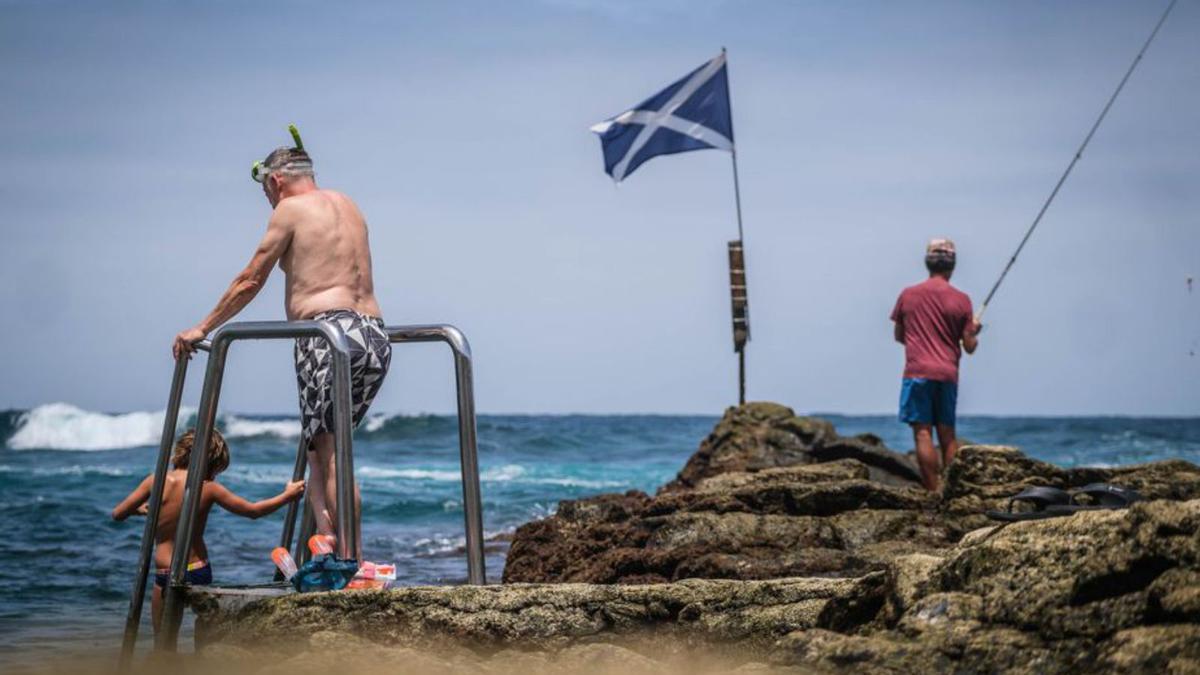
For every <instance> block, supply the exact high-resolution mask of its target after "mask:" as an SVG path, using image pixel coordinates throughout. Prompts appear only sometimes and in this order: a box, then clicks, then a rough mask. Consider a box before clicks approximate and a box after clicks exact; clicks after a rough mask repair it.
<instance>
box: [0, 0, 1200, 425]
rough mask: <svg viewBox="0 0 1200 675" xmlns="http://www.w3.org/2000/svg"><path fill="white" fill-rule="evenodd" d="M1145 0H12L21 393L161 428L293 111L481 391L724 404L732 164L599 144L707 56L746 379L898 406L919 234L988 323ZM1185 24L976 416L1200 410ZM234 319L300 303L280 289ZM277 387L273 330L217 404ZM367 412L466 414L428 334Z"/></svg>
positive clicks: (1000, 317) (1055, 245)
mask: <svg viewBox="0 0 1200 675" xmlns="http://www.w3.org/2000/svg"><path fill="white" fill-rule="evenodd" d="M1164 6H1165V3H1163V2H1157V1H1156V2H1134V1H1132V0H1128V1H1123V2H1115V1H1107V0H1102V1H1095V2H1094V1H1090V0H1089V1H1087V2H1082V1H1081V2H1055V3H1045V2H1021V1H1017V2H1005V3H966V2H958V3H948V2H908V3H895V2H882V1H881V2H837V3H833V2H766V1H763V2H718V1H715V0H690V1H683V0H679V1H672V2H633V1H627V0H620V1H616V2H593V1H592V0H544V1H541V2H535V1H532V0H514V1H512V2H505V3H491V2H427V3H421V2H406V3H369V4H365V3H356V2H345V3H319V2H290V3H282V2H281V3H241V2H231V1H220V2H203V3H201V2H177V3H152V2H121V3H115V2H103V3H92V2H88V3H83V2H79V3H68V2H56V1H50V2H36V3H35V2H13V1H11V0H4V1H2V2H0V91H2V92H3V97H2V99H3V100H2V101H0V204H3V211H2V215H0V241H2V245H0V317H3V319H0V321H3V328H4V329H3V330H0V409H3V408H21V409H24V408H30V407H33V406H37V405H40V404H45V403H49V402H55V401H65V402H70V403H72V404H75V405H78V406H80V407H82V408H85V409H88V410H99V411H109V412H117V411H131V410H158V409H161V408H162V407H163V404H164V402H165V399H166V395H167V390H168V385H169V378H170V374H171V360H170V355H169V347H170V341H171V338H172V337H173V336H174V334H175V333H176V332H178V331H180V330H182V329H184V328H188V327H190V326H192V325H193V324H194V323H196V322H197V321H198V320H199V319H200V318H201V317H203V316H204V315H205V314H206V313H207V312H208V311H209V310H210V309H211V307H212V306H213V304H214V303H215V301H216V299H217V298H218V296H219V295H220V293H221V292H222V291H223V290H224V289H225V287H226V286H227V284H228V283H229V281H230V280H231V279H232V277H233V276H234V275H235V274H236V273H237V272H238V271H239V270H240V269H241V268H242V266H243V265H244V264H245V262H246V261H247V260H248V259H249V257H250V255H251V253H252V251H253V249H254V246H255V244H256V243H257V241H258V238H259V237H260V236H261V235H262V232H263V231H264V228H265V224H266V221H267V218H268V216H269V214H270V207H269V205H268V204H267V203H266V201H265V199H264V198H263V196H262V193H261V190H260V189H259V187H258V186H257V185H256V184H254V183H252V182H251V181H250V179H249V175H248V174H249V166H250V163H251V162H252V161H253V160H255V159H260V158H262V157H263V156H265V155H266V153H267V152H269V151H270V150H271V149H273V148H274V147H276V146H279V145H284V144H286V143H288V140H289V137H288V135H287V131H286V127H287V125H288V123H292V122H294V123H296V124H297V125H298V126H299V128H300V129H301V131H302V133H303V136H304V139H305V145H306V147H307V148H308V149H309V150H310V152H311V153H312V155H313V158H314V161H315V165H316V170H317V178H318V182H319V183H320V184H321V185H322V186H324V187H331V188H335V189H339V190H342V191H344V192H346V193H347V194H349V195H350V196H352V197H353V198H354V199H355V200H356V201H357V202H358V203H359V205H360V207H361V208H362V210H363V212H364V213H365V214H366V216H367V219H368V222H369V224H370V235H371V243H372V251H373V258H374V268H375V269H374V273H375V286H376V290H377V294H378V297H379V300H380V302H381V305H382V308H383V312H384V316H385V318H386V319H387V320H388V322H389V323H391V324H402V323H403V324H411V323H452V324H454V325H456V326H458V327H459V328H461V329H462V330H463V331H464V332H465V333H466V335H467V336H468V338H469V339H470V341H471V344H472V347H473V350H474V356H475V375H476V381H477V403H478V407H479V409H480V410H481V411H483V412H491V413H509V412H511V413H618V412H646V413H705V414H716V413H718V412H719V411H720V410H721V409H722V408H723V407H724V406H727V405H729V404H730V403H732V402H734V401H735V399H736V377H737V370H736V359H735V355H734V353H733V349H732V338H731V330H730V320H729V295H728V286H727V284H728V270H727V267H726V242H727V241H728V240H730V239H733V238H735V237H736V232H737V229H736V220H735V212H734V202H733V186H732V174H731V165H730V156H729V155H728V154H727V153H724V152H720V151H715V150H713V151H703V152H693V153H687V154H683V155H675V156H670V157H660V158H656V159H653V160H651V161H650V162H648V163H646V164H645V165H643V166H642V167H641V168H640V169H638V171H637V172H636V173H634V174H633V175H632V176H630V177H629V178H628V179H627V180H626V181H625V182H623V183H621V184H620V185H619V186H615V185H614V184H613V182H612V181H611V179H610V178H609V177H608V176H607V175H605V174H604V173H603V164H602V158H601V153H600V146H599V142H598V141H597V139H596V138H595V136H594V135H593V134H591V133H589V132H588V127H589V126H590V125H592V124H594V123H596V122H598V121H600V120H603V119H605V118H608V117H611V116H613V115H615V114H617V113H620V112H622V111H623V110H625V109H627V108H629V107H630V106H633V105H634V104H636V103H638V102H640V101H642V100H643V99H645V98H647V97H648V96H650V95H651V94H653V93H655V92H657V91H658V90H659V89H661V88H662V87H664V86H666V85H667V84H669V83H671V82H673V81H674V80H676V79H678V78H679V77H681V76H683V75H684V74H686V73H687V72H689V71H691V70H692V69H694V68H695V67H697V66H699V65H700V64H701V63H703V62H704V61H706V60H708V59H709V58H711V57H713V56H714V55H715V54H716V53H718V51H719V50H720V49H721V47H722V46H724V47H727V48H728V53H729V78H730V87H731V92H732V98H733V100H732V104H733V118H734V131H735V140H736V143H737V148H738V162H739V170H740V174H741V192H742V204H743V213H744V219H745V243H746V260H747V267H748V286H749V297H750V307H751V323H752V331H753V340H752V341H751V343H750V345H749V347H748V351H747V367H748V374H747V379H748V394H749V397H750V398H751V399H755V400H775V401H779V402H782V403H785V404H787V405H790V406H793V407H794V408H796V409H797V410H801V411H826V412H844V413H880V412H891V411H893V410H894V409H895V405H896V399H897V395H898V390H899V381H900V372H901V369H902V366H903V354H902V349H901V348H900V346H899V345H897V344H895V343H894V342H893V341H892V334H891V324H890V322H889V321H888V315H889V312H890V310H891V308H892V305H893V303H894V302H895V299H896V296H897V294H898V293H899V292H900V290H901V289H902V288H903V287H905V286H906V285H909V284H913V283H916V282H919V281H920V280H921V279H922V278H923V277H924V269H923V266H922V256H923V246H924V243H925V241H926V240H927V239H929V238H930V237H933V236H949V237H951V238H953V239H955V241H956V242H957V244H958V248H959V265H958V270H957V272H956V273H955V277H954V284H955V285H956V286H958V287H959V288H961V289H963V290H964V291H966V292H967V293H968V294H969V295H970V296H971V297H972V299H973V300H974V302H975V303H976V305H978V303H979V302H980V301H981V300H982V297H983V295H984V294H986V292H987V290H988V288H989V287H990V285H991V283H992V282H993V281H994V280H995V278H996V276H997V275H998V274H999V272H1000V270H1001V269H1002V267H1003V266H1004V263H1005V262H1006V261H1007V260H1008V257H1009V256H1010V255H1011V254H1012V251H1013V249H1014V247H1015V246H1016V244H1017V242H1018V241H1019V240H1020V237H1021V236H1022V234H1023V233H1024V231H1025V228H1026V227H1028V225H1029V223H1030V222H1031V220H1032V219H1033V217H1034V215H1035V214H1036V212H1037V209H1038V208H1039V207H1040V206H1041V203H1042V201H1043V200H1044V199H1045V198H1046V196H1047V194H1048V193H1049V191H1050V189H1051V188H1052V187H1053V185H1054V182H1055V181H1056V180H1057V179H1058V177H1059V175H1060V173H1061V172H1062V170H1063V169H1064V168H1065V166H1066V164H1067V162H1068V161H1069V160H1070V158H1071V156H1072V155H1073V153H1074V152H1075V149H1076V147H1077V146H1078V144H1079V142H1080V141H1081V140H1082V138H1083V136H1084V134H1085V133H1086V131H1087V129H1088V127H1089V126H1090V125H1091V123H1092V122H1093V121H1094V119H1095V117H1096V115H1097V114H1098V113H1099V110H1100V108H1101V107H1102V105H1103V104H1104V102H1105V101H1106V100H1107V98H1108V96H1109V95H1110V93H1111V91H1112V89H1113V87H1114V86H1115V85H1116V83H1117V81H1118V79H1119V78H1120V76H1121V75H1122V74H1123V72H1124V69H1125V68H1126V67H1127V65H1128V63H1129V62H1130V60H1131V59H1132V57H1133V56H1134V54H1135V53H1136V52H1137V49H1138V48H1139V47H1140V46H1141V43H1142V42H1143V41H1144V40H1145V37H1146V35H1147V34H1148V33H1149V31H1150V29H1151V27H1152V26H1153V24H1154V22H1155V21H1156V20H1157V18H1158V15H1159V13H1160V12H1161V10H1162V8H1163V7H1164ZM1198 36H1200V5H1198V4H1197V3H1195V2H1181V3H1180V4H1179V5H1178V6H1177V7H1176V9H1175V11H1174V13H1173V14H1172V16H1171V18H1170V19H1169V20H1168V21H1167V23H1166V25H1165V26H1164V28H1163V29H1162V32H1161V33H1160V35H1159V37H1158V39H1157V41H1156V42H1155V44H1154V45H1153V46H1152V47H1151V49H1150V51H1149V52H1148V54H1147V56H1146V58H1145V59H1144V61H1143V62H1142V64H1141V66H1140V67H1139V69H1138V71H1137V72H1136V73H1135V74H1134V76H1133V78H1132V79H1131V80H1130V82H1129V84H1128V86H1127V87H1126V89H1125V92H1124V93H1123V95H1122V98H1121V99H1119V100H1118V101H1117V103H1116V105H1115V106H1114V107H1113V109H1112V111H1111V112H1110V114H1109V117H1108V119H1107V121H1106V122H1105V124H1104V126H1103V127H1101V129H1100V131H1099V132H1098V133H1097V135H1096V137H1095V138H1094V139H1093V141H1092V145H1091V146H1090V148H1089V150H1088V152H1087V153H1086V154H1085V155H1084V157H1083V159H1082V160H1081V162H1080V163H1079V165H1078V166H1077V167H1076V169H1075V171H1074V173H1073V174H1072V176H1071V178H1070V180H1069V181H1068V182H1067V184H1066V186H1065V187H1064V188H1063V190H1062V192H1061V194H1060V195H1059V197H1058V199H1057V200H1056V201H1055V203H1054V204H1053V206H1051V208H1050V210H1049V211H1048V213H1047V214H1046V217H1045V219H1044V221H1043V222H1042V225H1041V226H1040V228H1039V230H1038V231H1037V232H1036V233H1035V234H1034V236H1033V238H1032V240H1031V241H1030V243H1029V246H1028V248H1027V249H1026V250H1025V252H1024V253H1023V254H1022V256H1021V258H1020V259H1019V261H1018V262H1017V264H1016V266H1015V267H1014V269H1013V271H1012V273H1011V274H1010V275H1009V278H1008V280H1007V281H1006V282H1005V285H1004V286H1003V287H1002V288H1001V289H1000V291H999V293H998V294H997V296H996V299H995V301H994V302H993V303H992V305H991V307H990V308H989V310H988V314H987V317H986V321H985V323H987V327H986V329H985V332H984V333H983V335H982V336H981V344H980V347H979V350H978V352H977V353H976V354H975V355H974V356H971V357H966V358H964V363H963V368H962V382H961V388H960V398H959V400H960V413H965V414H972V413H974V414H1002V415H1016V414H1034V415H1052V414H1071V415H1085V414H1127V415H1198V414H1200V288H1197V290H1196V291H1195V292H1193V293H1191V294H1189V293H1188V290H1187V287H1186V283H1185V279H1186V278H1187V277H1188V276H1189V275H1190V276H1193V277H1197V278H1200V227H1198V224H1200V223H1198V219H1200V189H1198V187H1200V186H1198V184H1197V182H1198V179H1200V127H1198V126H1197V125H1196V123H1195V121H1196V120H1197V119H1198V118H1200V39H1198ZM1197 286H1200V284H1197ZM239 318H244V319H255V320H273V319H281V318H283V280H282V275H281V273H280V272H278V271H276V273H275V274H274V275H273V276H272V278H271V280H270V281H269V282H268V284H267V285H266V287H265V288H264V290H263V291H262V293H261V294H260V295H259V297H258V298H257V299H256V300H254V302H253V303H252V304H251V305H250V306H249V307H248V308H247V309H246V310H245V311H244V312H243V313H242V315H241V316H240V317H239ZM1191 351H1195V352H1196V356H1191V355H1189V352H1191ZM201 359H202V357H201ZM201 372H202V368H201V367H200V364H199V362H197V365H196V366H194V367H193V369H192V373H191V375H190V378H189V384H188V390H187V391H188V398H187V399H186V401H187V402H190V403H191V404H193V405H194V402H195V396H196V394H197V392H198V388H199V383H200V380H201V379H202V375H201ZM294 382H295V380H294V373H293V370H292V363H291V347H290V345H288V344H285V343H278V342H277V343H265V342H263V343H244V344H238V345H236V346H235V347H234V349H233V351H232V353H231V356H230V359H229V365H228V370H227V374H226V377H225V385H224V389H223V391H222V394H221V402H222V408H223V409H224V410H230V411H237V412H244V413H256V412H257V413H275V412H279V413H287V412H292V411H294V410H295V406H296V402H295V401H296V393H295V384H294ZM375 409H376V410H378V411H384V412H407V413H419V412H448V411H452V410H453V409H454V390H453V367H452V362H451V360H450V356H449V353H448V351H447V350H446V348H445V347H444V346H440V345H403V346H400V347H398V348H397V351H396V355H395V358H394V360H393V365H392V372H391V374H390V375H389V377H388V381H387V383H386V385H385V387H384V389H383V391H382V392H381V394H380V396H379V398H378V400H377V402H376V406H375Z"/></svg>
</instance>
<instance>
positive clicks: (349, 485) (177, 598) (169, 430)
mask: <svg viewBox="0 0 1200 675" xmlns="http://www.w3.org/2000/svg"><path fill="white" fill-rule="evenodd" d="M385 330H386V331H387V335H388V340H389V341H390V342H393V343H402V342H445V343H446V344H447V345H449V346H450V349H451V351H452V352H453V354H454V365H455V384H456V389H457V412H458V425H459V429H458V431H459V457H460V462H461V465H462V482H463V512H464V519H465V526H466V548H467V580H468V583H471V584H484V583H486V582H487V576H486V571H485V568H484V556H483V514H482V499H481V495H480V489H479V461H478V437H477V430H476V422H475V393H474V377H473V369H472V360H471V347H470V344H469V343H468V341H467V338H466V336H465V335H463V333H462V331H460V330H458V329H457V328H455V327H454V326H451V325H447V324H429V325H415V326H389V327H387V328H386V329H385ZM297 337H324V338H325V339H326V340H327V341H328V342H329V344H330V347H331V351H332V354H333V375H334V382H333V394H334V396H333V398H334V400H333V407H334V462H335V469H336V472H337V475H338V479H337V495H336V503H337V511H338V529H339V531H340V533H341V534H342V536H341V537H339V539H338V553H339V555H340V556H341V557H343V558H348V557H350V556H351V555H352V554H353V552H354V551H356V550H357V546H358V542H357V531H356V530H355V528H354V520H355V518H354V516H355V510H356V505H355V502H354V497H353V495H354V480H353V476H354V468H353V455H352V452H351V442H352V439H351V432H352V429H351V424H350V421H351V419H350V409H351V408H350V406H351V402H350V362H349V349H348V346H347V343H346V337H345V335H344V333H343V332H342V330H341V329H340V328H339V327H338V326H337V325H336V324H334V323H327V322H317V321H290V322H288V321H272V322H241V323H234V324H227V325H225V326H223V327H221V328H220V329H218V331H217V332H216V333H215V334H214V335H213V338H212V340H211V341H209V340H201V341H199V342H196V343H195V344H194V346H195V347H196V349H198V350H200V351H204V352H208V353H209V359H208V367H207V371H206V373H205V379H204V386H203V388H202V390H201V395H200V399H201V400H200V408H199V410H198V412H197V420H196V439H195V446H196V447H200V448H207V446H208V442H209V437H210V436H211V433H212V429H213V426H214V424H215V421H216V410H217V401H218V399H219V396H220V389H221V381H222V378H223V375H224V369H225V358H226V356H227V354H228V350H229V346H230V344H231V343H232V342H234V341H236V340H261V339H290V338H297ZM187 367H188V359H179V360H177V361H176V363H175V372H174V376H173V378H172V380H171V390H170V394H169V396H168V399H167V410H166V413H165V415H164V420H163V434H162V437H161V440H160V444H159V455H158V461H157V463H156V466H155V474H154V481H153V484H152V487H151V491H150V499H149V503H148V505H147V518H146V526H145V529H144V530H143V533H142V543H141V549H140V551H139V567H138V572H137V574H136V575H135V581H134V587H133V593H132V594H131V598H130V606H129V612H128V614H127V616H126V620H125V635H124V640H123V643H122V649H121V666H122V667H125V666H128V665H129V663H130V661H131V659H132V656H133V650H134V647H135V644H136V642H137V633H138V628H139V626H140V622H141V613H142V606H143V604H144V602H145V590H146V581H147V578H148V576H149V566H150V557H151V554H152V552H153V548H154V540H155V534H156V529H157V525H158V515H159V511H160V509H161V506H162V491H163V487H164V485H165V482H166V473H167V469H168V466H167V465H168V461H169V457H170V453H171V448H172V446H173V442H174V437H175V427H176V421H177V419H178V416H179V407H180V403H181V399H182V394H183V384H184V380H185V379H186V375H187ZM207 463H208V455H207V453H206V452H193V453H192V456H191V461H190V463H189V466H188V482H187V485H186V487H185V490H184V495H183V506H182V509H181V511H180V519H179V523H178V526H177V529H176V536H175V549H174V551H173V556H172V559H171V572H170V584H169V585H168V587H167V588H166V589H164V590H165V593H164V595H165V598H164V599H165V603H164V607H163V617H164V619H163V620H164V622H165V623H164V624H163V630H162V631H160V633H159V634H158V636H156V640H155V645H156V647H157V648H160V649H169V650H173V649H174V648H175V646H176V643H177V641H178V633H179V626H180V623H181V622H182V618H183V604H182V592H183V589H184V588H185V587H186V584H185V583H184V579H185V575H186V567H187V559H188V557H189V555H190V548H191V539H192V531H193V529H194V526H195V518H196V514H197V509H198V505H199V495H200V492H201V489H202V486H203V478H202V476H204V475H205V474H206V473H207ZM306 465H307V448H306V447H305V444H304V442H303V439H301V443H300V447H299V448H298V450H297V457H296V462H295V465H294V467H293V472H292V473H293V477H292V479H293V480H300V479H302V478H303V477H304V473H305V469H306ZM300 513H303V521H302V523H301V537H300V539H299V540H298V541H297V544H296V548H297V551H298V552H300V551H304V552H307V551H306V550H305V549H304V546H303V542H304V540H305V539H307V538H308V536H309V535H310V534H311V531H312V529H313V519H312V511H311V508H310V505H309V502H308V499H307V497H306V498H305V504H304V508H303V510H300V509H299V507H298V504H297V503H296V502H292V503H291V504H289V505H288V510H287V515H286V517H285V521H284V529H283V533H282V535H281V545H282V546H284V547H285V548H286V547H288V546H289V544H290V543H291V538H292V535H293V533H294V531H295V520H296V517H297V515H298V514H300Z"/></svg>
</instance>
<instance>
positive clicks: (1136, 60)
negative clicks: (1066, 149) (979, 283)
mask: <svg viewBox="0 0 1200 675" xmlns="http://www.w3.org/2000/svg"><path fill="white" fill-rule="evenodd" d="M1178 1H1179V0H1171V3H1170V4H1168V5H1167V9H1166V11H1164V12H1163V14H1162V17H1161V18H1160V19H1159V20H1158V23H1157V24H1155V26H1154V30H1153V31H1151V32H1150V37H1148V38H1146V43H1145V44H1144V45H1142V49H1141V51H1139V52H1138V53H1137V56H1136V57H1134V59H1133V63H1131V64H1129V70H1126V71H1125V77H1122V78H1121V82H1120V84H1118V85H1117V88H1116V90H1115V91H1113V93H1112V96H1110V97H1109V99H1108V103H1106V104H1105V105H1104V109H1103V110H1101V111H1100V116H1099V117H1097V118H1096V122H1095V124H1093V125H1092V129H1091V131H1088V134H1087V136H1086V137H1084V139H1083V143H1081V144H1080V145H1079V149H1078V150H1076V151H1075V156H1074V157H1073V158H1071V163H1070V164H1068V165H1067V170H1066V171H1064V172H1063V174H1062V176H1061V177H1059V179H1058V183H1056V184H1055V185H1054V189H1053V190H1051V191H1050V196H1049V197H1047V198H1046V202H1045V203H1044V204H1042V209H1041V210H1040V211H1038V214H1037V217H1036V218H1034V219H1033V224H1032V225H1030V226H1029V229H1028V230H1027V231H1026V232H1025V236H1024V237H1023V238H1022V239H1021V243H1020V244H1019V245H1017V250H1016V251H1014V252H1013V254H1012V258H1010V259H1009V261H1008V264H1007V265H1005V266H1004V271H1003V272H1001V273H1000V278H999V279H996V283H995V284H994V285H993V286H992V290H991V291H989V292H988V294H987V298H985V299H984V301H983V305H982V306H981V307H980V308H979V314H977V315H976V316H975V320H976V321H978V322H981V323H982V322H983V314H984V312H986V311H987V308H988V303H990V302H991V301H992V296H994V295H996V291H997V290H998V289H999V288H1000V284H1002V283H1004V277H1006V276H1008V271H1009V270H1010V269H1012V266H1013V263H1015V262H1017V256H1019V255H1021V249H1023V248H1025V244H1026V242H1028V241H1029V237H1030V236H1031V235H1032V234H1033V231H1034V230H1036V229H1037V226H1038V224H1039V223H1041V222H1042V216H1044V215H1045V214H1046V209H1048V208H1050V203H1051V202H1053V201H1054V198H1055V197H1056V196H1058V191H1059V189H1060V188H1062V186H1063V183H1065V182H1066V181H1067V176H1069V175H1071V169H1074V168H1075V164H1076V163H1077V162H1078V161H1079V160H1080V158H1081V157H1083V151H1084V149H1086V148H1087V146H1088V143H1090V142H1091V140H1092V136H1093V135H1095V133H1096V129H1099V128H1100V123H1101V122H1103V121H1104V116H1105V115H1107V114H1108V110H1109V108H1111V107H1112V105H1113V102H1114V101H1116V100H1117V96H1119V95H1120V94H1121V90H1122V89H1124V88H1125V83H1126V82H1128V81H1129V76H1130V75H1133V70H1134V69H1135V68H1137V65H1138V63H1140V62H1141V60H1142V55H1144V54H1145V53H1146V50H1147V49H1149V48H1150V43H1151V42H1154V37H1155V36H1156V35H1158V29H1160V28H1162V25H1163V23H1164V22H1165V21H1166V20H1167V15H1168V14H1170V13H1171V10H1172V9H1174V8H1175V3H1176V2H1178Z"/></svg>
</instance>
